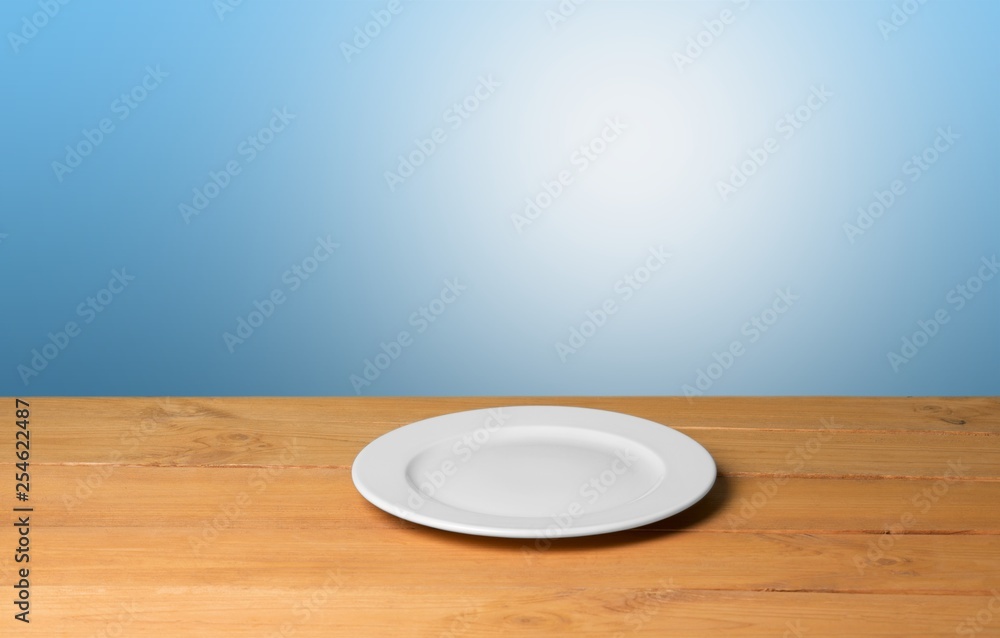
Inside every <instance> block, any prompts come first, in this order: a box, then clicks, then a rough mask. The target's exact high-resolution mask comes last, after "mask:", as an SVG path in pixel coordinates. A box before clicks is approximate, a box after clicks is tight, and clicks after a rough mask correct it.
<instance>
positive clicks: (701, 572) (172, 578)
mask: <svg viewBox="0 0 1000 638" xmlns="http://www.w3.org/2000/svg"><path fill="white" fill-rule="evenodd" d="M7 535H8V536H9V535H10V533H8V534H7ZM5 542H9V540H6V541H5ZM31 542H32V546H33V547H34V554H33V555H32V566H33V570H32V571H33V572H34V573H36V574H37V579H38V583H39V584H46V585H65V586H76V587H89V586H101V585H106V584H107V583H115V584H117V585H118V586H123V587H133V586H154V585H159V586H163V587H189V586H191V585H192V584H195V583H197V584H198V585H199V586H214V587H239V586H249V585H251V584H254V583H257V584H260V583H266V584H267V585H268V586H276V587H291V586H298V585H300V584H301V582H302V581H303V579H306V578H309V577H311V575H315V574H316V573H317V570H318V571H319V572H320V573H325V571H326V570H333V571H335V572H336V571H339V572H341V573H342V574H343V576H344V580H345V582H347V583H348V584H349V585H350V586H352V587H375V588H381V587H426V588H442V587H444V588H448V587H460V588H462V589H487V590H490V589H497V588H514V589H518V588H523V587H525V586H526V584H527V583H530V584H531V586H535V587H552V588H564V589H573V588H577V587H588V588H615V587H631V588H642V587H656V586H658V583H661V582H662V581H663V580H664V579H668V578H672V579H673V582H674V587H675V588H678V589H718V590H753V591H820V592H853V593H879V594H890V593H892V594H965V595H987V594H988V593H989V592H990V590H991V589H995V588H998V587H1000V536H997V535H955V536H946V537H942V536H937V535H924V534H900V535H885V534H875V535H873V534H709V533H703V532H650V531H641V530H640V531H629V532H619V533H617V534H611V535H603V536H590V537H582V538H567V539H557V540H556V541H553V542H552V543H551V546H547V545H546V544H545V543H544V542H533V541H529V540H522V539H497V538H486V537H475V536H466V535H461V534H453V533H450V532H443V531H440V530H434V529H430V528H417V529H380V530H378V533H377V534H376V533H373V532H372V531H371V530H336V531H335V532H334V531H331V530H323V529H319V530H317V529H309V528H301V529H286V530H275V529H259V528H253V529H247V528H243V529H236V528H230V529H226V528H223V529H221V530H219V529H209V528H207V527H202V528H193V527H192V528H180V527H170V528H147V527H105V528H91V527H37V528H33V530H32V536H31ZM880 543H881V545H880Z"/></svg>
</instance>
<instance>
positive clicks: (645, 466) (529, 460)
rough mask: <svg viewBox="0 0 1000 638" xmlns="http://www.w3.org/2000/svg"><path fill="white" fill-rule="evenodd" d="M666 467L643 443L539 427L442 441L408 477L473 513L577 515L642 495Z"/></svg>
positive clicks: (422, 456) (426, 491) (425, 491)
mask: <svg viewBox="0 0 1000 638" xmlns="http://www.w3.org/2000/svg"><path fill="white" fill-rule="evenodd" d="M666 471H667V468H666V467H665V465H664V463H663V461H662V460H661V459H660V458H659V456H657V455H656V454H655V453H653V452H652V451H651V450H649V449H648V448H646V447H645V446H643V445H642V444H640V443H637V442H635V441H632V440H629V439H626V438H623V437H620V436H616V435H614V434H608V433H606V432H599V431H595V430H586V429H580V428H569V427H561V426H545V425H536V426H508V427H505V428H502V429H498V430H495V431H493V432H487V431H485V430H479V431H476V432H470V433H469V434H467V435H465V436H460V437H456V438H452V439H448V440H446V441H442V442H440V443H438V444H436V445H433V446H431V447H429V448H427V449H426V450H424V451H423V452H421V453H420V454H418V455H417V456H416V457H415V458H413V460H412V461H411V462H410V464H409V466H408V467H407V468H406V478H407V480H408V481H409V482H410V484H411V486H412V487H413V489H414V490H416V491H418V492H420V494H421V495H422V496H424V497H430V498H432V499H434V500H436V501H439V502H441V503H445V504H447V505H450V506H452V507H455V508H458V509H462V510H466V511H469V512H478V513H482V514H493V515H497V516H516V517H562V518H563V519H565V518H566V517H567V516H568V517H570V518H571V519H575V518H577V517H579V516H582V515H583V514H588V513H593V512H599V511H602V510H606V509H611V508H614V507H617V506H619V505H623V504H625V503H629V502H632V501H635V500H637V499H639V498H642V497H643V496H644V495H645V494H647V493H649V491H650V490H652V489H653V488H654V487H656V486H657V485H658V484H659V483H660V482H661V481H662V480H663V478H664V476H665V475H666Z"/></svg>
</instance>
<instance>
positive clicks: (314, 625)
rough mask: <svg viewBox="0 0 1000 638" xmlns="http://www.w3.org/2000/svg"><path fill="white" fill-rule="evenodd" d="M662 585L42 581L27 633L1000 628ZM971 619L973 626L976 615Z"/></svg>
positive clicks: (998, 616)
mask: <svg viewBox="0 0 1000 638" xmlns="http://www.w3.org/2000/svg"><path fill="white" fill-rule="evenodd" d="M334 577H336V574H334ZM328 579H329V582H327V580H328ZM664 585H665V586H661V587H652V588H644V589H627V588H609V589H603V590H594V589H590V588H584V587H579V588H572V589H553V588H538V587H526V588H524V589H523V590H498V591H488V590H487V591H480V590H472V591H469V590H465V589H461V588H458V587H446V588H442V589H435V590H428V589H426V588H384V589H383V588H378V589H370V588H359V587H351V586H348V585H347V584H346V582H340V583H338V581H337V580H336V579H335V578H334V579H330V577H329V576H324V575H323V574H322V573H317V574H315V575H312V576H310V577H307V578H305V579H304V580H303V582H302V584H301V586H298V587H267V586H261V585H256V584H247V585H244V586H241V587H239V588H238V589H229V588H222V589H220V588H217V587H211V586H195V587H159V586H142V587H127V588H126V587H122V586H120V585H117V584H112V583H109V584H107V585H106V586H103V585H102V586H86V587H66V586H51V585H42V586H39V587H37V588H36V589H35V592H34V595H35V597H36V605H37V609H38V611H37V612H36V613H37V615H36V616H35V619H34V621H33V622H32V630H33V631H32V632H31V633H38V634H39V635H45V636H51V637H61V636H67V637H73V638H75V637H77V636H94V635H100V636H114V635H157V636H167V635H169V636H176V637H178V638H180V637H184V636H198V637H201V636H222V635H225V636H234V637H237V638H240V637H244V636H247V637H249V636H253V637H255V638H259V637H261V636H263V637H271V638H273V637H275V636H296V637H309V636H317V637H323V638H328V637H331V636H333V637H337V636H345V637H347V636H350V637H355V636H364V637H366V638H367V637H372V638H377V637H380V636H391V637H400V636H420V637H425V636H432V637H434V638H441V637H447V638H458V637H459V636H463V637H466V638H482V637H485V636H501V635H502V636H519V637H524V638H534V637H537V638H551V637H553V636H585V637H592V638H598V637H599V638H626V637H629V636H634V637H640V638H641V637H649V638H653V637H670V636H677V637H681V638H695V637H699V636H711V637H713V638H715V637H717V636H733V637H736V638H763V637H769V638H775V637H778V638H780V637H782V636H785V637H798V638H805V637H808V638H814V637H816V638H818V637H825V636H829V637H831V638H833V637H835V638H841V637H843V636H871V637H878V638H888V637H900V638H903V637H905V638H913V637H914V636H945V635H956V633H957V632H959V631H962V630H969V631H974V630H976V629H978V630H980V631H978V632H975V634H974V635H977V636H996V635H998V633H1000V631H998V627H1000V613H996V612H994V613H992V620H991V622H989V623H987V624H985V625H982V624H979V623H978V622H977V621H976V620H975V616H976V614H977V613H980V612H982V610H984V609H985V610H987V611H989V605H990V604H991V598H990V597H987V596H913V595H864V594H862V595H859V594H823V593H784V592H723V591H708V590H676V589H672V588H671V587H670V585H669V581H668V582H666V583H664ZM997 600H998V602H994V603H992V604H993V605H994V609H997V608H1000V595H998V599H997ZM982 617H983V618H985V615H983V616H982ZM970 619H971V622H972V623H976V624H974V625H973V624H969V623H970ZM119 630H120V631H119ZM957 635H973V634H962V633H957Z"/></svg>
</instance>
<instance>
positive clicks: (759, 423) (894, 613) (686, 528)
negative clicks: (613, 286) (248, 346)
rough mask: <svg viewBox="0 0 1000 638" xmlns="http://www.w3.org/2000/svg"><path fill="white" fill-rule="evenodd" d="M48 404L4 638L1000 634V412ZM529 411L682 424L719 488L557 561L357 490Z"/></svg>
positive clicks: (717, 405)
mask: <svg viewBox="0 0 1000 638" xmlns="http://www.w3.org/2000/svg"><path fill="white" fill-rule="evenodd" d="M27 402H28V403H29V406H28V407H27V408H25V407H23V406H22V409H27V410H28V413H22V414H21V416H22V417H23V416H24V415H25V414H27V416H28V419H27V421H28V422H27V427H24V426H21V427H19V426H18V425H17V421H18V420H20V419H19V418H18V415H17V413H16V411H15V410H16V406H15V400H14V399H5V400H4V402H3V405H6V406H8V408H7V411H8V414H7V416H6V417H5V419H4V423H5V425H4V428H5V432H6V434H5V436H4V441H5V443H4V445H5V446H6V447H7V450H5V451H3V453H2V454H3V459H4V460H3V467H4V471H3V473H2V476H5V477H6V478H4V479H3V480H2V481H0V494H2V497H0V502H2V506H3V509H4V511H5V512H6V514H5V516H6V519H4V520H3V521H2V523H3V524H2V526H0V527H2V529H3V531H2V532H0V584H2V585H3V591H4V592H6V593H5V595H4V596H2V597H0V600H2V601H4V602H2V603H0V604H2V605H3V616H2V618H0V635H4V636H8V635H9V636H14V635H17V636H31V635H37V636H46V637H49V636H88V637H89V636H131V635H136V636H140V635H145V636H171V637H174V636H259V637H260V636H262V637H276V636H280V637H283V638H284V637H289V636H297V637H298V636H351V637H355V636H357V637H362V638H363V637H368V636H430V637H434V638H441V637H447V638H458V637H468V638H474V637H478V636H545V637H552V636H601V637H615V636H618V637H620V638H630V637H632V636H657V637H659V636H774V637H782V636H784V637H796V638H802V637H809V638H812V637H814V636H838V637H839V636H907V637H912V636H954V635H959V636H961V635H968V636H1000V400H998V399H997V398H699V399H695V400H689V399H684V398H635V397H629V398H538V397H533V398H509V397H505V398H171V399H166V398H137V399H119V398H115V399H104V398H86V399H79V398H77V399H70V398H32V399H27ZM527 404H555V405H577V406H584V407H594V408H602V409H608V410H615V411H619V412H625V413H628V414H633V415H636V416H639V417H644V418H647V419H651V420H653V421H657V422H659V423H663V424H665V425H669V426H671V427H673V428H676V429H678V430H680V431H682V432H684V433H686V434H688V435H689V436H691V437H692V438H694V439H695V440H697V441H698V442H700V443H701V444H702V445H704V446H705V447H706V448H707V449H708V451H709V452H711V454H712V456H713V457H714V458H715V460H716V463H717V464H718V470H719V477H718V480H717V482H716V484H715V487H714V488H713V489H712V491H711V492H710V493H709V494H708V496H707V497H706V498H705V499H704V500H702V501H701V502H700V503H698V504H697V505H695V506H694V507H692V508H691V509H689V510H687V511H685V512H683V513H681V514H679V515H677V516H674V517H671V518H668V519H665V520H663V521H660V522H658V523H655V524H652V525H647V526H645V527H643V528H640V529H636V530H631V531H626V532H618V533H614V534H607V535H602V536H593V537H585V538H574V539H559V540H555V541H552V542H551V544H549V543H546V542H538V543H536V542H535V541H532V540H518V539H493V538H485V537H476V536H466V535H461V534H454V533H450V532H444V531H439V530H435V529H430V528H426V527H422V526H418V525H415V524H412V523H409V522H407V521H404V520H401V519H398V518H395V517H393V516H391V515H389V514H386V513H384V512H382V511H381V510H379V509H377V508H375V507H373V506H372V505H370V504H369V503H368V502H367V501H365V500H364V499H363V498H362V497H361V496H360V495H359V494H358V493H357V491H356V490H355V489H354V486H353V484H352V482H351V463H352V461H353V459H354V457H355V455H356V454H357V453H358V452H359V451H360V450H361V448H362V447H363V446H364V445H365V444H367V443H368V442H369V441H371V440H372V439H374V438H376V437H378V436H379V435H381V434H383V433H385V432H387V431H389V430H391V429H393V428H396V427H399V426H401V425H404V424H406V423H409V422H412V421H415V420H418V419H422V418H426V417H430V416H435V415H439V414H444V413H447V412H454V411H458V410H466V409H472V408H480V407H489V406H495V405H527ZM22 422H23V421H22ZM19 430H22V431H23V430H27V432H28V436H30V458H29V460H28V463H29V465H28V466H27V469H28V475H29V476H28V477H23V476H22V477H21V478H27V479H28V481H27V482H28V483H29V485H28V486H27V487H28V491H27V492H26V494H27V496H28V500H26V501H23V500H16V498H15V496H16V493H17V491H19V490H20V491H24V490H23V488H24V486H21V487H20V488H18V487H17V486H16V485H15V483H16V482H17V481H16V480H15V478H16V477H15V473H16V472H18V473H19V472H20V471H21V470H18V469H17V468H16V467H15V464H16V463H17V462H18V459H17V458H16V456H15V455H16V453H17V452H18V451H20V450H18V449H17V448H15V445H16V440H18V437H19V435H18V434H17V431H19ZM20 438H22V439H23V438H26V437H25V436H23V435H21V436H20ZM21 447H22V448H23V446H21ZM22 469H24V468H23V467H22ZM17 507H20V508H31V511H23V512H15V511H13V509H14V508H17ZM24 518H27V519H28V520H27V524H24V523H23V522H22V523H21V524H20V525H19V522H21V521H23V519H24ZM22 536H23V537H24V539H26V541H25V540H22ZM19 544H20V547H19ZM25 546H27V547H26V550H25V551H22V552H20V553H18V552H17V551H16V550H17V549H21V548H25ZM24 554H27V555H28V556H29V559H28V561H27V562H25V561H23V560H22V562H15V557H21V556H23V555H24ZM25 568H27V569H28V570H29V571H28V574H27V578H24V579H22V577H21V572H19V570H21V569H25ZM23 580H26V581H27V583H26V584H27V587H24V584H25V583H24V582H23ZM19 584H20V585H21V586H20V587H18V585H19ZM12 586H13V588H12ZM22 591H24V592H26V595H27V605H26V606H27V607H28V609H29V613H28V615H27V616H26V618H28V619H30V621H31V622H30V623H29V624H25V623H23V622H21V621H19V620H17V619H15V614H17V613H19V609H18V606H17V605H16V604H15V602H14V601H17V600H19V597H23V596H24V594H22V593H21V592H22Z"/></svg>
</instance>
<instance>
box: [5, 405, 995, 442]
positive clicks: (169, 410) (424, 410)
mask: <svg viewBox="0 0 1000 638" xmlns="http://www.w3.org/2000/svg"><path fill="white" fill-rule="evenodd" d="M6 400H10V401H12V399H6ZM36 400H37V403H38V405H37V406H34V407H35V409H43V408H44V413H45V418H46V419H47V420H48V421H49V422H52V423H58V424H59V425H60V426H61V427H71V428H73V427H76V428H82V429H84V430H86V429H88V428H89V427H90V426H92V425H93V424H95V423H101V424H104V426H106V427H109V428H110V429H112V430H114V431H120V432H124V431H127V430H128V428H129V427H130V426H131V425H134V424H139V423H140V422H142V421H143V420H144V419H146V420H150V421H154V422H166V421H170V420H181V421H184V420H188V421H190V420H192V419H197V420H198V421H199V422H201V423H203V424H206V425H209V424H213V423H216V422H220V421H221V422H232V421H240V422H247V421H270V422H279V423H283V424H285V429H287V428H288V426H289V425H292V424H295V425H299V424H302V425H310V424H316V423H321V424H332V423H349V424H382V425H397V426H398V425H404V424H406V423H410V422H412V421H416V420H419V419H425V418H429V417H432V416H437V415H440V414H446V413H449V412H458V411H461V410H471V409H476V408H485V407H493V406H497V405H576V406H581V407H591V408H596V409H603V410H612V411H620V412H626V413H629V414H634V415H635V416H639V417H642V418H646V419H651V420H653V421H656V422H658V423H664V424H666V425H669V426H671V427H687V428H726V429H731V428H748V429H753V430H758V429H786V430H787V429H792V430H798V429H805V430H819V429H823V427H824V426H823V424H822V421H823V420H829V419H832V420H833V421H835V422H836V423H837V424H838V425H840V426H841V427H842V428H844V429H845V430H855V429H860V430H880V431H897V430H906V431H912V430H920V431H927V430H935V431H946V432H967V433H976V432H979V433H993V434H998V433H1000V397H697V398H691V399H687V398H684V397H392V398H383V397H282V398H276V397H225V398H220V397H183V398H172V397H154V398H144V397H137V398H100V397H40V398H38V399H36Z"/></svg>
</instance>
